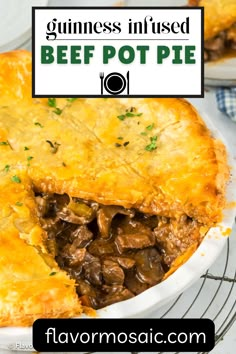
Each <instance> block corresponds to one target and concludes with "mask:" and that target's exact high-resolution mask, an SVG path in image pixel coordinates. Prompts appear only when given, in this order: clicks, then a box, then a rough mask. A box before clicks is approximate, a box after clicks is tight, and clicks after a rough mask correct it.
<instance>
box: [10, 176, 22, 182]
mask: <svg viewBox="0 0 236 354" xmlns="http://www.w3.org/2000/svg"><path fill="white" fill-rule="evenodd" d="M11 180H12V182H15V183H21V179H20V177H18V176H17V175H14V176H12V178H11Z"/></svg>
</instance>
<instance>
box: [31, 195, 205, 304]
mask: <svg viewBox="0 0 236 354" xmlns="http://www.w3.org/2000/svg"><path fill="white" fill-rule="evenodd" d="M36 201H37V204H38V214H39V218H40V222H41V225H42V227H43V229H44V230H46V232H47V235H48V240H47V244H48V249H49V251H50V253H51V254H52V255H53V256H54V257H55V259H56V261H57V263H58V265H59V266H60V268H62V269H64V270H65V271H66V272H67V273H68V274H69V275H70V276H71V277H72V278H73V279H75V280H76V284H77V288H76V290H77V293H78V296H79V297H80V299H81V301H82V304H83V305H86V306H90V307H93V308H95V309H99V308H102V307H104V306H107V305H111V304H113V303H115V302H118V301H122V300H125V299H129V298H132V297H134V296H135V295H137V294H139V293H141V292H142V291H144V290H146V289H148V288H150V287H151V286H153V285H156V284H158V283H159V282H160V281H161V280H162V279H163V276H164V274H165V273H166V272H167V271H168V269H169V268H170V266H171V263H172V262H173V260H174V259H175V258H176V257H177V256H178V255H179V254H181V253H183V251H184V250H185V249H187V248H188V247H189V246H190V245H191V244H192V243H193V242H196V240H199V225H198V224H197V223H196V222H194V221H193V220H192V219H190V218H188V217H187V216H182V217H181V218H180V219H179V220H178V221H177V220H170V219H167V218H165V217H161V216H156V215H155V216H153V215H147V214H142V213H140V212H138V211H137V210H134V209H125V208H123V207H121V206H113V205H112V206H105V205H102V204H98V203H96V202H92V201H85V200H82V199H78V198H70V197H69V196H68V195H66V194H64V195H59V194H36Z"/></svg>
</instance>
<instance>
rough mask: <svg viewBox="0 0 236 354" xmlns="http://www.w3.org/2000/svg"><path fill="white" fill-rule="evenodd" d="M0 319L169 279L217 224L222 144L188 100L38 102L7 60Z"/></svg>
mask: <svg viewBox="0 0 236 354" xmlns="http://www.w3.org/2000/svg"><path fill="white" fill-rule="evenodd" d="M0 151H1V155H0V156H1V157H0V185H1V187H0V188H1V189H0V190H1V194H0V225H1V226H0V243H1V249H0V277H1V282H0V324H1V326H12V325H31V324H32V322H33V321H34V320H35V319H36V318H39V317H44V318H45V317H76V316H79V315H80V314H81V313H82V312H83V311H88V309H91V308H93V309H98V308H102V307H105V306H107V305H110V304H112V303H115V302H118V301H122V300H125V299H129V298H132V297H134V296H136V295H137V294H139V293H141V292H143V291H144V290H146V289H148V288H150V287H151V286H153V285H155V284H157V283H159V282H161V281H162V280H163V279H165V278H166V277H167V276H168V275H169V274H171V272H173V271H174V270H175V269H176V268H177V267H179V266H180V265H181V264H182V263H183V262H185V261H186V259H187V258H188V257H189V256H190V255H191V254H192V253H193V252H194V251H195V250H196V248H197V247H198V245H199V244H200V242H201V240H202V238H203V237H204V235H205V234H206V232H207V231H208V229H209V228H210V227H212V226H214V225H215V224H216V223H218V222H219V221H220V220H221V217H222V209H223V207H224V204H225V197H224V196H225V185H226V182H227V179H228V175H229V173H228V167H227V162H226V153H225V148H224V146H223V144H222V143H221V142H220V141H218V140H216V139H214V138H213V137H212V136H211V134H210V132H209V130H208V129H207V127H206V126H205V124H204V123H203V121H202V120H201V118H200V117H199V115H198V113H197V112H196V110H195V109H194V108H193V107H192V106H191V105H190V104H189V103H188V102H186V101H185V100H182V99H172V98H171V99H153V98H152V99H151V98H150V99H147V98H145V99H133V98H111V99H103V98H100V99H53V98H49V99H32V98H31V55H30V53H28V52H25V51H15V52H10V53H6V54H1V55H0Z"/></svg>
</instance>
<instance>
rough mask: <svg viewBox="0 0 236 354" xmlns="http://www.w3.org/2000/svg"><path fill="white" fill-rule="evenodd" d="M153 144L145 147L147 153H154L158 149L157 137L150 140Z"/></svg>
mask: <svg viewBox="0 0 236 354" xmlns="http://www.w3.org/2000/svg"><path fill="white" fill-rule="evenodd" d="M150 141H151V144H149V145H147V146H146V147H145V150H146V151H153V150H156V149H157V135H154V136H152V137H151V138H150Z"/></svg>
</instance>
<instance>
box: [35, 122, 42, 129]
mask: <svg viewBox="0 0 236 354" xmlns="http://www.w3.org/2000/svg"><path fill="white" fill-rule="evenodd" d="M34 125H37V126H38V127H40V128H43V125H42V124H41V123H39V122H35V123H34Z"/></svg>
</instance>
